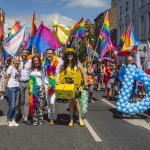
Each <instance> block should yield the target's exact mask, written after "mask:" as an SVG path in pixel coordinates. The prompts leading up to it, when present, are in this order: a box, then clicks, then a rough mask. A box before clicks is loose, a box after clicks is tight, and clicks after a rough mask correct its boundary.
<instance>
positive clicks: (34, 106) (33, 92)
mask: <svg viewBox="0 0 150 150" xmlns="http://www.w3.org/2000/svg"><path fill="white" fill-rule="evenodd" d="M29 85H30V96H29V101H30V114H31V115H32V116H33V125H34V126H37V125H38V124H40V125H42V124H43V106H44V105H43V104H44V100H45V88H44V84H43V73H42V65H41V60H40V57H39V56H34V57H33V58H32V68H31V76H30V80H29Z"/></svg>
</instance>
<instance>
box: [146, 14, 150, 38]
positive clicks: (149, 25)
mask: <svg viewBox="0 0 150 150" xmlns="http://www.w3.org/2000/svg"><path fill="white" fill-rule="evenodd" d="M147 27H148V28H147V29H148V30H147V31H148V32H147V33H148V38H150V12H148V19H147Z"/></svg>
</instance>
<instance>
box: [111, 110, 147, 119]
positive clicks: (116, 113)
mask: <svg viewBox="0 0 150 150" xmlns="http://www.w3.org/2000/svg"><path fill="white" fill-rule="evenodd" d="M109 111H110V112H112V114H113V118H114V119H147V118H148V117H147V116H145V115H141V114H137V115H128V114H123V113H121V112H119V111H118V110H117V109H116V108H110V109H109Z"/></svg>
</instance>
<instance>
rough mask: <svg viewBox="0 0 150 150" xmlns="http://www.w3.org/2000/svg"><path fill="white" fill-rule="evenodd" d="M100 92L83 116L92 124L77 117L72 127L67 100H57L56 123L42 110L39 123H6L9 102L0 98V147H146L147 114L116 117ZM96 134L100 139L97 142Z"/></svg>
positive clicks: (83, 149) (116, 149)
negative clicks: (84, 123)
mask: <svg viewBox="0 0 150 150" xmlns="http://www.w3.org/2000/svg"><path fill="white" fill-rule="evenodd" d="M102 95H104V93H103V92H100V93H94V97H95V102H96V103H95V104H89V108H88V109H89V111H88V113H87V115H86V117H85V118H86V122H88V123H89V124H90V127H91V128H89V126H87V124H86V126H85V127H80V126H79V124H78V122H77V121H76V123H75V124H74V126H73V127H72V128H70V127H68V123H69V113H68V111H66V109H67V108H68V104H63V103H57V112H58V123H57V124H56V125H54V126H50V125H49V122H48V119H47V111H45V112H44V119H45V124H44V125H42V126H37V127H35V126H27V125H24V124H20V126H19V127H8V126H7V125H6V117H5V116H6V112H7V105H8V104H7V102H6V101H5V100H0V150H60V149H61V150H149V149H150V125H148V123H147V122H148V121H149V120H150V117H149V115H147V114H139V115H138V116H137V117H133V118H131V117H129V118H121V119H120V118H117V117H116V114H117V113H118V112H117V111H116V109H115V108H113V107H112V106H110V105H109V104H107V103H105V102H104V101H102V100H101V99H103V97H102ZM111 103H112V104H114V105H115V103H116V102H111ZM136 123H137V124H138V123H139V124H140V123H142V124H140V125H136ZM146 127H147V128H146ZM91 129H92V131H91ZM90 131H91V133H92V134H91V133H90ZM95 135H96V136H97V137H98V138H99V139H101V140H102V141H100V142H96V140H95V139H94V137H95Z"/></svg>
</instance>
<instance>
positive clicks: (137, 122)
mask: <svg viewBox="0 0 150 150" xmlns="http://www.w3.org/2000/svg"><path fill="white" fill-rule="evenodd" d="M101 100H102V101H103V102H105V103H106V104H108V105H110V106H111V107H113V108H117V107H116V106H115V105H114V104H112V103H110V102H108V101H107V100H105V99H101ZM123 120H125V121H126V122H129V123H131V124H133V125H135V126H140V127H143V128H145V129H147V130H149V131H150V125H149V124H148V123H147V122H146V121H145V120H144V119H123Z"/></svg>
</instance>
